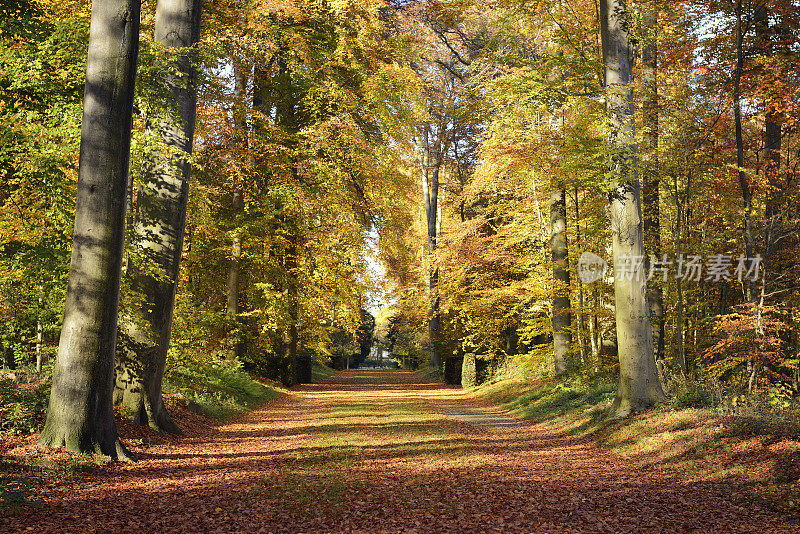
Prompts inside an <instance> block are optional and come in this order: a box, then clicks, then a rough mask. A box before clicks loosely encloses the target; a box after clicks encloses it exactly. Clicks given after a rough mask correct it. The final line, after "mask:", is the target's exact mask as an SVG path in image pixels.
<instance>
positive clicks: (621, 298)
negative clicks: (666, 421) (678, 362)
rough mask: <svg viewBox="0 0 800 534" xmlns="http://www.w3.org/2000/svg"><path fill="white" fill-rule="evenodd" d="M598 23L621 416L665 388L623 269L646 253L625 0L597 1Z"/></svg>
mask: <svg viewBox="0 0 800 534" xmlns="http://www.w3.org/2000/svg"><path fill="white" fill-rule="evenodd" d="M600 26H601V37H602V44H603V61H604V63H605V85H606V93H607V97H606V98H607V106H608V114H609V123H610V127H611V132H610V146H611V149H612V171H613V174H614V178H613V180H614V182H613V186H614V187H613V190H612V191H611V194H610V201H611V206H610V212H611V233H612V236H613V243H612V255H613V259H614V267H615V275H614V305H615V317H616V323H617V343H618V350H619V367H620V369H619V373H620V374H619V388H618V390H617V395H616V398H615V399H614V404H613V406H612V413H613V414H614V415H616V416H624V415H627V414H629V413H631V412H635V411H641V410H645V409H646V408H648V407H650V406H651V405H653V404H654V403H656V402H657V401H658V400H660V399H661V398H662V397H663V391H662V389H661V382H660V381H659V378H658V371H657V369H656V361H655V358H654V356H653V338H652V331H651V328H650V313H649V310H648V306H647V296H646V289H647V288H646V285H647V284H646V281H645V273H642V272H641V270H640V271H639V272H638V273H637V272H632V273H630V272H629V271H628V269H627V268H623V267H624V266H625V265H626V264H630V262H631V261H633V259H634V258H637V257H639V258H640V257H642V256H643V255H644V243H643V236H642V208H641V192H640V185H639V176H638V172H637V155H636V145H635V136H636V126H635V119H634V107H633V85H632V61H631V47H630V45H629V35H628V30H629V13H628V10H627V5H626V2H625V0H601V2H600ZM626 271H627V272H626ZM626 274H630V276H625V275H626Z"/></svg>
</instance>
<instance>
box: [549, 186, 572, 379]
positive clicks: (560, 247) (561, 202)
mask: <svg viewBox="0 0 800 534" xmlns="http://www.w3.org/2000/svg"><path fill="white" fill-rule="evenodd" d="M553 186H554V187H553V189H552V190H551V191H550V254H551V256H552V260H553V284H554V286H555V287H554V288H553V349H554V351H555V368H556V375H562V374H564V373H566V372H568V371H570V370H572V369H573V367H574V362H573V361H572V359H573V355H572V330H571V328H572V315H571V313H570V301H569V258H568V250H569V249H568V246H567V193H566V191H565V190H564V188H563V187H559V184H553Z"/></svg>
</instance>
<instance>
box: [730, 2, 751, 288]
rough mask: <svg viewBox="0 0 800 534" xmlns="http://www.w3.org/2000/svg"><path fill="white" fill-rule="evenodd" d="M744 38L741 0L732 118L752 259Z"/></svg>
mask: <svg viewBox="0 0 800 534" xmlns="http://www.w3.org/2000/svg"><path fill="white" fill-rule="evenodd" d="M743 42H744V36H743V34H742V0H737V1H736V72H734V75H733V118H734V129H735V134H736V166H737V167H738V170H739V188H740V189H741V191H742V200H743V202H744V231H743V239H744V249H745V256H747V257H748V258H752V257H753V233H752V224H751V219H752V214H753V193H752V191H751V189H750V183H749V182H748V181H747V175H746V174H745V172H744V138H743V135H742V89H741V87H742V69H743V68H744V51H743ZM744 298H745V301H747V302H753V290H752V283H751V281H750V280H749V279H747V280H745V281H744Z"/></svg>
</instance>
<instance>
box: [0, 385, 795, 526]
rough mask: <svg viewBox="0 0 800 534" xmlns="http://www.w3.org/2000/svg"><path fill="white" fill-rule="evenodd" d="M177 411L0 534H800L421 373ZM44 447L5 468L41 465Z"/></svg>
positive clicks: (55, 487)
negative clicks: (170, 426)
mask: <svg viewBox="0 0 800 534" xmlns="http://www.w3.org/2000/svg"><path fill="white" fill-rule="evenodd" d="M176 415H177V419H178V421H179V423H180V424H181V425H182V426H183V428H184V429H185V430H186V434H185V435H184V436H182V437H179V438H176V437H160V436H152V437H151V435H150V434H148V433H147V432H141V433H140V437H139V438H134V439H128V440H127V444H128V445H129V446H130V447H131V449H132V450H133V452H134V453H135V455H136V457H137V458H138V461H137V462H135V463H133V464H109V465H101V466H97V467H92V468H91V469H88V470H87V471H86V472H85V473H81V474H79V475H78V476H72V477H65V478H62V479H57V482H52V479H49V480H51V481H50V482H48V483H47V485H46V487H43V488H40V489H36V490H35V496H34V498H33V501H34V502H33V504H32V505H22V506H21V507H20V508H19V509H17V510H16V511H15V512H14V513H13V514H10V515H6V516H2V515H0V532H116V533H119V532H137V531H149V532H369V533H376V532H551V533H553V532H800V525H798V524H797V523H790V522H789V521H788V520H787V518H785V517H780V516H777V515H774V514H773V513H771V512H769V511H767V510H763V509H761V508H759V507H757V506H746V507H745V506H742V503H741V502H738V503H736V502H732V501H731V500H729V492H730V488H729V486H727V485H722V484H720V483H717V482H709V481H691V482H688V481H685V480H681V479H679V478H677V477H676V476H675V475H674V474H670V472H668V471H666V470H664V471H662V470H660V469H659V468H658V467H654V466H652V465H647V464H644V463H641V462H636V461H633V460H628V459H623V458H621V457H619V456H616V455H614V454H613V453H611V452H609V451H606V450H604V449H601V448H599V447H598V446H597V445H595V444H594V443H593V442H592V441H591V440H588V439H585V438H580V437H574V436H570V435H568V434H565V433H563V432H561V431H559V430H557V429H554V428H552V427H550V426H545V425H541V424H536V423H532V422H529V421H523V420H519V419H516V418H514V417H513V416H512V415H510V414H509V413H507V412H505V411H503V410H501V409H499V408H497V407H496V406H494V405H492V404H491V403H489V402H488V401H487V400H486V399H481V398H476V397H474V396H471V395H470V394H468V393H465V392H463V391H462V390H461V389H460V388H449V387H446V386H442V385H441V384H435V383H428V382H427V381H425V380H424V379H422V378H420V375H418V374H415V373H409V372H378V371H349V372H341V373H339V374H337V375H335V376H333V377H331V378H328V379H326V380H324V381H323V383H320V384H314V385H307V386H302V387H298V388H293V389H292V390H291V391H290V392H289V393H288V394H286V395H284V396H282V397H280V398H278V399H276V400H273V401H271V402H270V403H268V404H267V405H265V406H263V407H262V408H259V409H257V410H255V411H253V412H251V413H249V414H247V415H245V416H243V417H241V418H239V419H237V420H235V421H232V422H228V423H212V422H210V421H209V420H208V419H206V418H204V417H202V416H198V415H195V414H190V413H188V412H185V411H178V413H177V414H176ZM123 430H124V432H123V435H127V436H130V435H131V432H132V431H134V429H129V428H125V429H123ZM34 440H35V436H31V437H30V438H29V439H28V440H27V441H26V442H25V443H22V444H19V443H18V444H17V445H18V446H17V448H16V449H13V450H7V451H3V452H4V456H6V457H7V458H12V459H13V458H17V459H18V461H19V462H23V461H28V462H30V461H31V460H30V456H29V455H30V454H31V449H32V447H33V443H34ZM26 458H27V460H26ZM39 459H40V461H41V462H47V461H53V462H55V461H56V459H54V458H50V459H49V460H48V457H46V456H45V457H44V458H42V457H41V456H40V457H39ZM43 469H44V468H43Z"/></svg>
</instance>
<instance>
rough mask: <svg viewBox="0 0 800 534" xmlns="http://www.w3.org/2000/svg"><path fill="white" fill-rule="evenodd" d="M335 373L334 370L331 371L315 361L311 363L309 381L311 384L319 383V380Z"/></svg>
mask: <svg viewBox="0 0 800 534" xmlns="http://www.w3.org/2000/svg"><path fill="white" fill-rule="evenodd" d="M336 373H337V371H336V370H334V369H331V368H330V367H328V366H327V365H323V364H321V363H319V362H318V361H316V360H314V361H312V362H311V380H312V381H313V382H319V381H320V380H324V379H326V378H328V377H330V376H333V375H335V374H336Z"/></svg>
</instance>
